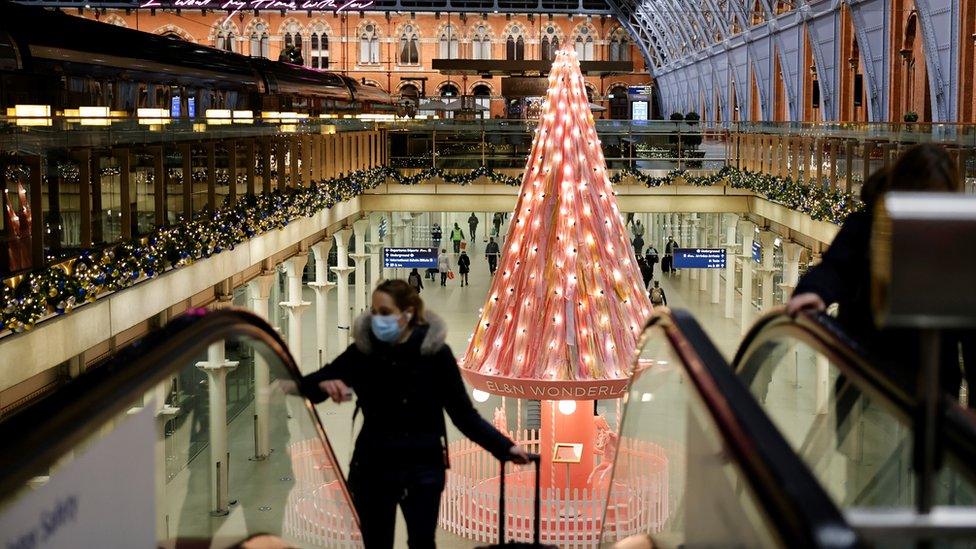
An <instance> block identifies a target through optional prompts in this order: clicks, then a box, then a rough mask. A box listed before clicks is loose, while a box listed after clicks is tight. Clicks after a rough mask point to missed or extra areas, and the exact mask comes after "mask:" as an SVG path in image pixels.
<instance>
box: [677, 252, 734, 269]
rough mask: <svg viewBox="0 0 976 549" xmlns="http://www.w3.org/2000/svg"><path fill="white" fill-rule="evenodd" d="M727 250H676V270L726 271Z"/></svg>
mask: <svg viewBox="0 0 976 549" xmlns="http://www.w3.org/2000/svg"><path fill="white" fill-rule="evenodd" d="M725 261H726V253H725V248H676V249H675V250H674V268H675V269H724V268H725Z"/></svg>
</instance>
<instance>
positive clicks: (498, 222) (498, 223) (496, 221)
mask: <svg viewBox="0 0 976 549" xmlns="http://www.w3.org/2000/svg"><path fill="white" fill-rule="evenodd" d="M491 224H492V225H494V226H495V236H501V230H502V213H501V212H495V215H494V216H493V217H492V218H491Z"/></svg>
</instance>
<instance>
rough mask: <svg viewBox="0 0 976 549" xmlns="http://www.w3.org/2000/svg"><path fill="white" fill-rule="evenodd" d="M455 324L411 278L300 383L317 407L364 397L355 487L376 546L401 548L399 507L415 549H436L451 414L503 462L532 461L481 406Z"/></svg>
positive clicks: (352, 473) (392, 286) (352, 476)
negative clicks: (460, 362)
mask: <svg viewBox="0 0 976 549" xmlns="http://www.w3.org/2000/svg"><path fill="white" fill-rule="evenodd" d="M446 337H447V326H446V325H445V323H444V321H442V320H441V319H440V318H439V317H438V316H437V315H435V314H433V313H431V312H429V311H426V310H425V309H424V302H423V301H422V300H421V299H420V295H418V294H417V292H416V290H414V289H413V288H412V287H411V286H410V285H409V284H407V283H406V282H405V281H403V280H388V281H386V282H383V283H381V284H380V285H379V286H377V287H376V290H375V291H374V292H373V302H372V308H371V310H370V312H369V313H364V314H362V315H360V316H359V318H357V319H356V322H355V323H354V326H353V343H352V344H351V345H349V347H348V348H347V349H346V350H345V351H344V352H343V353H342V354H341V355H339V356H338V357H336V359H335V360H333V361H332V362H331V363H329V364H326V365H325V366H324V367H322V369H321V370H319V371H317V372H315V373H312V374H309V375H308V376H306V377H305V378H303V379H302V380H301V382H300V384H299V386H300V389H301V391H302V393H304V394H305V395H306V396H308V397H309V398H310V399H312V400H313V401H315V402H321V401H323V400H325V399H327V398H332V400H334V401H336V402H343V401H345V400H348V399H349V397H350V391H349V389H350V388H352V389H353V390H354V391H355V392H356V398H357V406H359V407H360V408H361V409H362V412H363V427H362V430H361V431H360V433H359V437H358V438H357V439H356V448H355V451H354V452H353V458H352V464H351V465H350V467H349V489H350V492H351V493H352V497H353V503H354V504H355V506H356V511H357V513H358V514H359V518H360V523H361V525H362V530H363V541H364V543H365V545H366V548H367V549H379V548H382V549H386V548H389V547H392V546H393V531H394V523H395V516H396V508H397V506H399V507H400V509H401V510H402V511H403V517H404V520H405V521H406V523H407V535H408V544H409V546H410V547H411V548H432V547H434V546H435V545H434V533H435V530H436V527H437V512H438V508H439V507H440V499H441V492H442V491H443V489H444V471H445V469H446V468H447V467H448V466H449V461H448V460H449V456H448V454H447V429H446V426H445V423H444V412H445V411H446V412H447V414H448V416H450V418H451V421H452V422H453V423H454V425H456V426H457V428H458V429H460V430H461V432H462V433H464V435H465V436H467V437H468V438H470V439H471V440H473V441H474V442H476V443H477V444H479V445H480V446H482V447H483V448H485V449H486V450H488V451H489V452H491V453H492V454H493V455H494V456H495V457H497V458H499V459H508V460H512V461H515V462H516V463H527V462H528V454H527V453H526V452H525V450H523V449H522V448H521V447H520V446H518V445H516V444H515V443H514V442H512V441H511V440H510V439H509V438H508V437H507V436H505V435H504V434H502V433H500V432H499V431H498V430H497V429H495V428H494V427H493V426H492V425H491V424H490V423H488V422H487V421H485V420H484V419H483V418H482V417H481V416H480V415H479V414H478V412H477V411H476V410H475V409H474V406H473V405H472V404H471V400H470V399H469V398H468V393H467V391H466V390H465V387H464V383H463V382H462V380H461V373H460V370H458V366H457V362H456V361H455V359H454V354H453V353H452V352H451V348H450V347H449V346H448V345H447V343H445V339H446Z"/></svg>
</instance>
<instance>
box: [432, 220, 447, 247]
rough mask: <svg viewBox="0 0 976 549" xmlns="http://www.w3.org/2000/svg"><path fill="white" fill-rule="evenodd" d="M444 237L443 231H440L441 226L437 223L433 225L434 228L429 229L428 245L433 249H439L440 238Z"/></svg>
mask: <svg viewBox="0 0 976 549" xmlns="http://www.w3.org/2000/svg"><path fill="white" fill-rule="evenodd" d="M443 236H444V231H442V230H441V226H440V224H438V223H434V226H433V227H431V229H430V245H431V246H432V247H434V248H440V247H441V238H443Z"/></svg>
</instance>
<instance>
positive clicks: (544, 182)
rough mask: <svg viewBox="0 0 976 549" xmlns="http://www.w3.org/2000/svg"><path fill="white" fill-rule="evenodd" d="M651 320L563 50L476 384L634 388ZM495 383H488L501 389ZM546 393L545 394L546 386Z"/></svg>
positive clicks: (480, 334)
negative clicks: (640, 343)
mask: <svg viewBox="0 0 976 549" xmlns="http://www.w3.org/2000/svg"><path fill="white" fill-rule="evenodd" d="M650 314H651V304H650V302H649V300H648V298H647V294H646V292H645V291H644V289H643V285H642V280H641V275H640V272H639V269H638V267H637V263H636V259H635V258H634V252H633V249H632V247H631V244H630V242H629V241H628V238H627V230H626V228H625V226H624V224H623V222H622V221H621V219H620V212H619V210H618V208H617V201H616V198H615V196H614V193H613V189H612V188H611V185H610V180H609V179H608V177H607V172H606V162H605V160H604V158H603V151H602V150H601V147H600V140H599V138H598V137H597V134H596V129H595V125H594V122H593V115H592V113H591V112H590V106H589V102H588V101H587V97H586V88H585V87H584V81H583V76H582V74H581V73H580V68H579V61H578V60H577V58H576V53H575V52H574V51H572V50H561V51H559V52H558V53H557V54H556V59H555V61H554V62H553V65H552V71H551V72H550V74H549V91H548V94H547V96H546V101H545V104H544V106H543V114H542V116H541V118H540V124H539V127H538V129H537V130H536V134H535V138H534V140H533V143H532V151H531V153H530V155H529V159H528V163H527V166H526V171H525V176H524V179H523V181H522V190H521V194H520V196H519V199H518V203H517V205H516V207H515V215H514V218H513V219H512V225H511V228H510V230H509V234H508V237H507V240H506V241H505V243H504V245H503V247H502V260H501V264H500V266H499V269H498V272H497V273H496V275H495V278H494V280H493V282H492V286H491V290H490V292H489V294H488V300H487V302H486V304H485V306H484V309H483V313H482V316H481V320H480V321H479V323H478V325H477V327H476V328H475V331H474V335H473V337H472V339H471V342H470V344H469V345H468V349H467V353H466V355H465V357H464V360H463V363H462V365H463V368H464V370H466V372H467V374H468V378H469V380H470V381H471V382H472V384H473V385H474V386H475V387H476V388H479V389H484V390H487V391H489V392H495V393H499V394H513V392H512V391H510V390H500V389H499V387H501V386H502V384H503V383H507V382H509V381H515V380H538V381H540V382H548V383H550V384H553V385H554V386H559V385H560V384H566V385H569V386H573V387H574V388H575V389H576V390H577V392H576V393H575V394H573V393H571V392H569V393H565V394H562V395H557V393H555V392H549V393H546V394H539V393H538V392H536V394H535V395H531V394H526V396H527V397H529V398H539V397H540V396H541V397H549V399H550V400H553V399H555V398H553V397H556V398H565V397H567V396H572V397H576V398H577V399H579V398H580V397H582V398H607V397H608V396H619V395H608V394H605V393H603V394H601V393H599V392H594V391H590V394H587V393H586V391H583V392H579V387H580V386H581V385H582V386H584V387H585V385H586V384H587V383H588V382H597V381H600V380H624V379H626V377H627V376H628V375H629V373H630V369H631V367H632V364H633V360H634V358H635V351H636V343H637V337H638V335H639V333H640V330H641V329H642V328H643V324H644V322H645V320H646V319H647V318H648V317H649V316H650ZM491 379H493V380H494V381H490V382H488V381H486V380H491ZM536 387H538V386H536Z"/></svg>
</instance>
